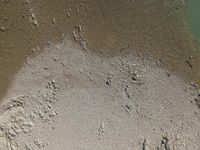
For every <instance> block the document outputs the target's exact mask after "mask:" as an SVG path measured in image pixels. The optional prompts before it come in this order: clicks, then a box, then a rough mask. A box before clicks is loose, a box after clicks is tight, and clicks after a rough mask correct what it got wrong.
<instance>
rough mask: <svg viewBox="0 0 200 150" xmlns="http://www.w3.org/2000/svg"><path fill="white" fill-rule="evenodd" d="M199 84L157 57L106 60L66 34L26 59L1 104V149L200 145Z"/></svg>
mask: <svg viewBox="0 0 200 150" xmlns="http://www.w3.org/2000/svg"><path fill="white" fill-rule="evenodd" d="M198 98H199V97H198V87H196V85H195V84H192V85H191V84H188V83H187V82H185V81H184V80H183V79H182V78H181V77H180V76H177V75H176V74H174V73H172V72H170V71H168V70H166V69H163V68H162V67H160V65H158V63H156V62H154V60H153V59H151V58H150V56H143V57H139V56H136V55H133V54H130V55H127V56H120V55H118V56H115V57H110V58H102V57H99V56H97V55H93V54H91V53H90V52H89V51H88V50H87V49H86V50H84V49H83V48H81V47H80V46H79V45H78V44H77V43H76V42H74V41H72V40H70V39H69V38H67V37H65V40H64V41H62V42H61V43H57V44H51V43H49V45H47V46H46V47H45V49H44V51H43V53H40V54H38V53H37V52H35V57H27V59H26V62H25V63H24V65H23V67H22V68H21V70H20V71H19V72H18V74H17V75H16V76H15V78H14V80H13V81H12V83H11V86H10V88H9V90H8V92H7V94H6V95H5V97H4V101H3V102H4V103H3V104H2V105H1V116H0V127H1V128H0V129H1V130H0V135H1V136H0V149H2V150H17V149H18V150H39V149H41V150H66V149H70V150H111V149H113V150H121V149H123V150H133V149H141V150H148V149H149V150H155V149H159V150H191V149H192V150H197V149H198V148H199V147H200V142H199V138H200V135H199V134H200V128H199V127H200V117H199V116H200V109H199V107H198V105H197V102H198Z"/></svg>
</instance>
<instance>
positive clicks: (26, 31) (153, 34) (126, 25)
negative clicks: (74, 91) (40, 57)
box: [0, 0, 200, 96]
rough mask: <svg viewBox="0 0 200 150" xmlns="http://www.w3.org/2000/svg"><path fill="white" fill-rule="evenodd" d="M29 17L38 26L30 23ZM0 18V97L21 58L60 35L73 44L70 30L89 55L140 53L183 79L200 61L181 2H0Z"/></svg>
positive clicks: (194, 73)
mask: <svg viewBox="0 0 200 150" xmlns="http://www.w3.org/2000/svg"><path fill="white" fill-rule="evenodd" d="M32 13H34V15H35V16H36V18H37V21H38V26H35V25H33V23H31V22H30V19H31V15H32ZM0 14H1V16H0V19H1V23H0V27H3V29H4V30H3V31H2V30H1V31H0V41H1V43H0V58H1V59H0V68H1V70H0V95H2V96H3V95H4V94H5V92H6V89H7V88H8V87H9V84H10V81H11V80H12V79H13V76H14V74H15V73H16V72H17V70H18V69H20V66H21V65H22V64H23V62H24V61H25V56H26V55H36V54H38V53H39V52H40V51H41V50H42V49H43V47H44V46H45V45H47V42H48V41H53V42H60V41H61V39H62V38H63V37H62V36H63V34H65V35H69V36H70V37H71V38H72V39H73V34H72V33H73V31H74V32H75V33H76V34H77V35H78V36H79V37H78V38H79V39H82V40H83V39H84V40H85V41H88V46H87V47H88V49H89V50H90V52H91V53H92V54H95V55H100V56H102V57H112V56H115V55H118V54H127V53H132V52H137V53H146V54H148V55H149V54H150V55H153V57H154V58H155V59H156V60H159V61H161V62H163V63H164V66H165V67H167V68H168V69H170V70H172V71H175V72H177V73H179V74H180V75H182V76H184V77H185V78H186V79H189V80H194V81H195V82H198V81H199V79H200V68H199V65H200V59H199V58H200V57H199V53H198V51H197V48H196V47H195V45H194V42H193V39H192V36H191V34H190V32H189V30H188V26H187V24H186V22H185V16H184V15H185V14H184V4H183V3H182V0H180V1H174V0H159V1H146V0H126V1H122V0H115V1H113V0H76V1H74V0H56V1H55V0H29V1H26V2H25V1H24V0H17V1H10V0H2V1H1V2H0ZM80 26H81V28H82V31H81V32H80V28H79V27H80ZM38 47H39V49H40V50H39V52H36V54H32V49H33V48H35V49H36V51H37V49H38ZM102 50H103V51H102ZM188 62H189V63H188Z"/></svg>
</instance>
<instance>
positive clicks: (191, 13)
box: [186, 0, 200, 44]
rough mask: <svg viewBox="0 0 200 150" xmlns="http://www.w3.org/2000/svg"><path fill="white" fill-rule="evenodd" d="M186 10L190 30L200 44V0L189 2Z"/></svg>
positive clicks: (190, 0)
mask: <svg viewBox="0 0 200 150" xmlns="http://www.w3.org/2000/svg"><path fill="white" fill-rule="evenodd" d="M186 8H187V21H188V24H189V27H190V30H191V32H192V33H193V35H194V36H195V39H196V40H197V41H198V43H199V44H200V0H187V2H186Z"/></svg>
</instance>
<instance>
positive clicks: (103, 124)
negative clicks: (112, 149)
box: [99, 122, 105, 133]
mask: <svg viewBox="0 0 200 150" xmlns="http://www.w3.org/2000/svg"><path fill="white" fill-rule="evenodd" d="M104 128H105V123H104V122H102V123H101V126H100V128H99V131H100V132H102V133H103V132H104V131H105V129H104Z"/></svg>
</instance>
